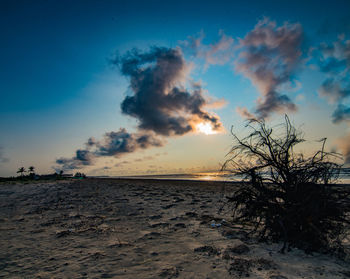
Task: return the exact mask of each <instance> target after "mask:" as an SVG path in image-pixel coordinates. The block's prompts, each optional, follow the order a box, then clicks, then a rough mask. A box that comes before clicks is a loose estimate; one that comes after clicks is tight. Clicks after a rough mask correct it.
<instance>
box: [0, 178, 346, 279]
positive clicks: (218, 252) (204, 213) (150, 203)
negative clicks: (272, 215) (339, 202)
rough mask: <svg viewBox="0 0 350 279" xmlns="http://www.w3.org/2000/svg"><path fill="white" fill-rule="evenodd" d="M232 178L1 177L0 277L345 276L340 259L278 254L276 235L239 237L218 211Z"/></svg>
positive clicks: (238, 230) (271, 278) (225, 215)
mask: <svg viewBox="0 0 350 279" xmlns="http://www.w3.org/2000/svg"><path fill="white" fill-rule="evenodd" d="M234 187H237V184H231V183H223V182H195V181H167V180H159V181H156V180H133V179H129V180H128V179H86V180H79V181H58V182H49V183H32V184H30V183H29V184H19V183H18V184H6V183H5V184H1V185H0V247H1V249H0V277H1V278H246V277H248V276H249V278H269V279H285V278H289V279H290V278H350V263H349V262H345V261H342V260H339V259H336V258H335V257H332V256H331V255H321V254H314V255H306V254H305V253H304V252H302V251H300V250H298V249H293V251H291V252H289V253H286V254H280V253H279V252H278V251H279V250H280V248H281V245H282V244H279V243H277V244H266V243H259V242H257V241H256V240H255V239H251V238H249V237H247V235H246V232H245V230H244V228H243V227H241V226H239V225H234V224H231V223H230V222H229V221H230V212H229V211H228V210H224V211H222V212H219V209H220V208H221V206H222V205H223V203H224V196H225V194H229V193H230V191H231V190H232V189H233V188H234ZM223 219H225V220H226V221H225V220H224V221H223ZM213 221H214V222H215V224H217V226H215V227H213V225H212V223H213Z"/></svg>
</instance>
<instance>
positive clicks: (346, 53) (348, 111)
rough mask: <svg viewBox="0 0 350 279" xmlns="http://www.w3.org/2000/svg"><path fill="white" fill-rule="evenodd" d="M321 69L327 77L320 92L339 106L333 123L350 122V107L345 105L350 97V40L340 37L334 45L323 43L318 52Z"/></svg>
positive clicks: (330, 101)
mask: <svg viewBox="0 0 350 279" xmlns="http://www.w3.org/2000/svg"><path fill="white" fill-rule="evenodd" d="M316 57H317V60H318V65H319V68H320V70H321V71H322V72H324V73H325V74H326V75H327V78H326V79H325V81H324V82H323V83H322V85H321V87H320V88H319V90H318V93H319V95H320V96H321V97H324V98H326V99H327V100H328V102H329V103H331V104H337V108H336V110H335V111H334V113H333V115H332V116H333V122H334V123H340V122H342V121H348V120H350V107H349V106H346V105H344V104H343V103H344V102H345V101H346V99H347V98H348V97H349V96H350V40H346V39H345V35H344V34H342V35H339V36H338V39H337V40H336V41H334V42H332V43H329V44H326V43H322V44H321V45H320V46H319V48H318V49H317V50H316Z"/></svg>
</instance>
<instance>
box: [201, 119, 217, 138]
mask: <svg viewBox="0 0 350 279" xmlns="http://www.w3.org/2000/svg"><path fill="white" fill-rule="evenodd" d="M196 128H197V131H199V132H201V133H203V134H206V135H213V134H216V131H214V130H213V128H212V127H211V125H210V123H208V122H201V123H199V124H197V126H196Z"/></svg>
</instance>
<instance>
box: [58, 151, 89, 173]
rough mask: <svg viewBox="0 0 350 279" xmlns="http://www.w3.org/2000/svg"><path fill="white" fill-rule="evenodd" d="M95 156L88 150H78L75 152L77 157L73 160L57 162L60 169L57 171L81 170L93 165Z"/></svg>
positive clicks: (63, 159)
mask: <svg viewBox="0 0 350 279" xmlns="http://www.w3.org/2000/svg"><path fill="white" fill-rule="evenodd" d="M95 157H96V156H95V155H94V154H93V153H91V152H90V151H89V150H86V149H78V150H77V151H76V152H75V156H74V157H72V158H59V159H57V160H56V164H58V165H59V166H60V167H58V168H56V170H60V169H63V170H72V169H80V168H82V167H85V166H91V165H93V163H94V161H95Z"/></svg>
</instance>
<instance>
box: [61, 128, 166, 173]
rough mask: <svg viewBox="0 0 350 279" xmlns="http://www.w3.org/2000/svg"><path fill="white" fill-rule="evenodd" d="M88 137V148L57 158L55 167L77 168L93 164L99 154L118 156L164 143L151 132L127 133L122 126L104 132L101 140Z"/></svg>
mask: <svg viewBox="0 0 350 279" xmlns="http://www.w3.org/2000/svg"><path fill="white" fill-rule="evenodd" d="M90 139H91V138H90ZM90 139H89V140H88V142H87V143H86V146H89V149H78V150H77V151H76V155H75V156H74V157H72V158H59V159H57V160H56V164H58V165H60V167H59V168H57V169H64V170H67V169H79V168H83V167H86V166H91V165H94V163H95V161H96V158H98V157H101V156H113V157H116V158H119V157H120V156H121V155H123V154H126V153H132V152H135V151H136V150H139V149H147V148H150V147H160V146H163V144H164V140H162V139H160V138H157V137H156V136H155V135H154V134H153V133H150V132H138V133H128V132H127V131H126V130H125V129H124V128H121V129H120V130H119V131H117V132H107V133H105V135H104V138H103V139H102V140H101V141H96V140H94V141H91V140H90Z"/></svg>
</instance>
